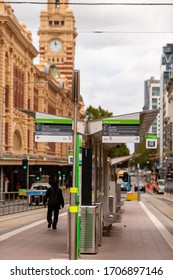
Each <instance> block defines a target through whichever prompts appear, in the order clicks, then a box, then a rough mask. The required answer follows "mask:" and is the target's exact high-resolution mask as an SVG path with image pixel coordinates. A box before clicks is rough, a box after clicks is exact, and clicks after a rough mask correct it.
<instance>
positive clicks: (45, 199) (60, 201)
mask: <svg viewBox="0 0 173 280" xmlns="http://www.w3.org/2000/svg"><path fill="white" fill-rule="evenodd" d="M55 188H56V189H57V190H58V202H57V205H58V206H59V209H61V208H63V207H64V198H63V195H62V190H61V189H59V188H58V187H57V186H52V187H51V188H48V189H47V192H46V195H45V196H44V198H43V204H44V205H46V203H47V201H48V205H49V206H50V194H51V191H52V190H53V191H54V190H55Z"/></svg>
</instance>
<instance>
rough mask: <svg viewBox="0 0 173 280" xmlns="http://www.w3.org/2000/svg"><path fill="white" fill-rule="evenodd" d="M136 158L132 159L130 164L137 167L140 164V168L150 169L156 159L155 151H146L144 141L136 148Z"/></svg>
mask: <svg viewBox="0 0 173 280" xmlns="http://www.w3.org/2000/svg"><path fill="white" fill-rule="evenodd" d="M135 155H136V157H135V158H133V161H132V163H133V164H135V165H137V164H138V163H139V164H140V167H141V168H144V167H148V168H151V167H152V165H153V162H154V161H155V160H156V158H157V151H156V150H152V149H146V139H145V138H144V139H143V141H141V142H140V144H139V145H138V148H137V149H136V151H135Z"/></svg>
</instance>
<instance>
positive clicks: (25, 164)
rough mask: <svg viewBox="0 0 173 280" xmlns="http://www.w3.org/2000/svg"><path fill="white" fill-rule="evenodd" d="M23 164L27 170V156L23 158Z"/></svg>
mask: <svg viewBox="0 0 173 280" xmlns="http://www.w3.org/2000/svg"><path fill="white" fill-rule="evenodd" d="M22 165H23V169H24V170H27V168H28V159H27V158H24V159H23V160H22Z"/></svg>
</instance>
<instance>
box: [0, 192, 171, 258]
mask: <svg viewBox="0 0 173 280" xmlns="http://www.w3.org/2000/svg"><path fill="white" fill-rule="evenodd" d="M144 195H147V199H149V200H150V203H153V205H154V204H155V206H156V207H157V208H160V209H161V211H162V212H163V213H164V214H165V215H167V216H169V217H170V219H173V208H172V207H171V206H169V205H167V204H165V203H163V202H162V201H160V200H158V199H156V198H154V196H152V195H148V194H144ZM45 214H46V210H45ZM45 217H46V215H45ZM9 221H10V220H9ZM67 227H68V225H67V211H66V212H61V213H60V215H59V223H58V227H57V230H52V229H48V228H47V222H46V219H42V220H40V221H37V222H34V223H31V224H29V225H26V226H22V227H20V228H18V229H16V231H11V232H9V233H5V234H1V235H0V260H50V259H61V260H62V259H64V260H68V259H69V255H68V253H67ZM80 259H81V260H86V259H87V260H173V236H172V235H171V234H170V233H169V232H168V230H167V229H166V228H165V227H164V226H163V225H162V224H161V223H160V222H159V221H158V220H157V218H156V217H155V216H154V215H153V214H152V213H151V212H150V211H149V210H148V209H147V208H146V206H145V204H144V203H143V202H142V201H140V202H139V201H135V200H134V201H125V202H124V206H123V207H122V220H121V223H115V224H113V225H112V228H111V230H110V232H109V233H108V234H106V235H104V236H103V237H102V242H101V246H99V248H98V253H96V254H81V257H80Z"/></svg>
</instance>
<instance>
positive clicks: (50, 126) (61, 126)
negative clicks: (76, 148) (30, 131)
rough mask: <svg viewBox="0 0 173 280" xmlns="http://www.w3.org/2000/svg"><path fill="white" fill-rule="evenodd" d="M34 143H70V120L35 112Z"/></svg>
mask: <svg viewBox="0 0 173 280" xmlns="http://www.w3.org/2000/svg"><path fill="white" fill-rule="evenodd" d="M35 123H36V126H35V141H36V142H61V143H63V142H64V143H71V142H72V119H68V118H63V117H59V116H54V115H49V114H44V113H39V112H36V118H35Z"/></svg>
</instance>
